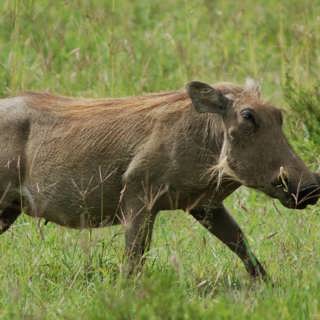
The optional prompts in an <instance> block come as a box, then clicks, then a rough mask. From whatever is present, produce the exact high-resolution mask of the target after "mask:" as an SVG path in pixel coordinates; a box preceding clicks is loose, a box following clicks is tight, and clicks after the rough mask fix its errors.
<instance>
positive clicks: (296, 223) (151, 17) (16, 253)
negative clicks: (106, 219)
mask: <svg viewBox="0 0 320 320" xmlns="http://www.w3.org/2000/svg"><path fill="white" fill-rule="evenodd" d="M319 30H320V1H317V0H314V1H312V0H284V1H278V0H277V1H276V0H267V1H262V0H261V1H253V0H242V1H223V0H217V1H212V0H194V1H186V0H177V1H173V0H162V1H158V0H157V1H149V0H140V1H138V0H130V1H129V0H113V1H112V0H105V1H102V0H92V1H86V0H75V1H71V0H70V1H68V0H65V1H60V0H59V1H49V0H24V1H22V0H21V1H19V0H2V1H1V2H0V96H7V95H14V94H16V93H19V92H21V91H24V90H50V91H53V92H58V93H61V94H67V95H77V96H92V97H105V96H127V95H134V94H141V93H142V92H151V91H160V90H167V89H178V88H181V87H183V86H184V85H185V83H186V82H188V81H189V80H191V79H200V80H204V81H209V82H212V83H214V82H216V81H220V80H224V81H226V80H227V81H234V82H243V81H244V79H245V78H246V77H247V76H251V77H254V78H256V79H258V80H260V81H261V82H262V87H263V92H264V95H265V96H266V97H267V98H269V99H270V100H271V101H273V103H274V104H276V105H279V106H281V107H282V108H284V109H286V112H285V121H286V122H285V127H286V131H287V134H288V135H289V137H290V140H291V142H292V144H293V145H294V147H295V149H296V150H298V151H299V154H300V155H301V157H302V158H303V159H304V160H305V161H306V162H307V163H308V165H309V166H310V167H312V168H313V169H314V170H319V167H320V158H319V156H318V155H319V151H320V148H319V145H318V144H319V141H320V126H319V123H320V122H319V121H320V91H319V88H320V76H319V74H320V32H319ZM226 205H227V207H228V208H229V209H230V210H231V211H232V212H233V213H234V216H235V217H236V219H237V220H238V222H239V224H240V225H241V226H242V227H243V229H244V231H245V232H246V234H247V236H248V239H249V242H250V244H251V246H252V248H253V250H254V252H255V253H256V254H257V256H258V257H259V258H260V259H261V260H262V262H263V263H264V265H265V266H266V268H267V270H268V271H269V274H270V276H271V277H272V279H273V282H274V285H273V286H271V285H270V284H265V283H259V282H258V283H253V282H251V281H250V279H249V277H248V276H247V274H246V272H245V270H244V267H243V266H242V263H241V262H240V261H239V260H238V258H236V257H235V256H234V255H233V254H232V253H231V252H230V251H229V250H228V249H226V248H225V247H224V246H223V245H221V244H220V243H219V242H218V241H217V240H216V239H214V238H212V237H211V236H210V235H209V234H208V233H207V231H205V230H204V229H202V227H201V226H200V225H198V224H197V223H196V222H195V221H194V220H192V219H191V218H190V217H189V216H187V215H186V214H185V213H183V212H163V213H161V214H160V217H159V219H158V220H157V223H156V228H155V232H154V240H153V243H152V248H151V251H150V253H149V254H148V262H147V264H146V266H145V269H144V273H143V275H142V276H141V277H140V278H139V279H132V280H130V281H128V280H124V279H122V278H121V276H120V275H119V265H120V264H121V261H122V254H123V233H122V229H121V228H120V227H114V228H107V229H101V230H95V231H92V232H89V231H81V232H79V231H74V230H69V229H64V228H61V227H57V226H55V225H53V224H49V225H47V226H44V225H43V222H42V221H41V222H40V223H39V222H38V221H36V220H33V219H31V218H28V217H25V216H23V217H21V218H19V219H18V221H17V222H16V224H15V225H14V226H13V227H12V229H11V230H10V231H9V232H7V233H6V234H4V235H2V236H1V239H0V240H1V241H0V254H1V260H0V319H320V259H319V258H320V257H319V253H320V251H319V248H320V217H319V213H320V209H319V207H318V208H317V207H314V208H309V209H307V210H304V211H299V212H295V211H293V210H287V209H284V208H283V207H282V206H281V205H280V203H279V202H277V201H273V200H271V199H269V198H267V197H266V196H264V195H261V194H258V193H256V192H254V191H251V190H248V189H246V188H241V189H240V190H239V191H238V192H236V193H235V194H234V195H232V196H231V197H230V198H229V199H228V200H227V201H226Z"/></svg>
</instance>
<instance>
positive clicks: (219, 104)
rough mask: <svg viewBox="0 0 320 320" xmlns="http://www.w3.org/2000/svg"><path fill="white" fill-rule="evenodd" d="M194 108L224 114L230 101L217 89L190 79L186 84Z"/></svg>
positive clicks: (201, 111)
mask: <svg viewBox="0 0 320 320" xmlns="http://www.w3.org/2000/svg"><path fill="white" fill-rule="evenodd" d="M186 89H187V92H188V95H189V97H190V98H191V100H192V104H193V105H194V107H195V109H196V110H197V111H198V112H200V113H203V112H211V113H218V114H221V115H225V114H226V113H227V110H228V108H229V107H230V105H231V103H230V100H229V99H228V98H227V97H225V96H224V95H223V94H222V93H221V92H220V91H219V90H216V89H215V88H213V87H211V86H209V85H208V84H206V83H203V82H199V81H191V82H189V83H188V84H187V86H186Z"/></svg>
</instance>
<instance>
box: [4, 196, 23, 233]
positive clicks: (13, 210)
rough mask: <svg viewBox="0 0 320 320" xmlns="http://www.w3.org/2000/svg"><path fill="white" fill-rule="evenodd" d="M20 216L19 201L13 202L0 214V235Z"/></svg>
mask: <svg viewBox="0 0 320 320" xmlns="http://www.w3.org/2000/svg"><path fill="white" fill-rule="evenodd" d="M20 214H21V206H20V201H14V202H12V203H11V205H10V206H8V207H6V208H5V209H4V210H3V211H2V212H1V213H0V234H2V233H4V232H6V231H7V230H8V229H9V228H10V226H11V225H12V224H13V223H14V222H15V221H16V219H17V218H18V217H19V215H20Z"/></svg>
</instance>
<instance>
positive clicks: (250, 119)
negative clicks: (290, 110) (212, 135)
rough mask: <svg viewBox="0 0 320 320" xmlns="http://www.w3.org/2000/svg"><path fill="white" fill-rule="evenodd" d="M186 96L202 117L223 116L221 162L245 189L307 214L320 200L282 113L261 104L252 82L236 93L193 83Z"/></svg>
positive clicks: (315, 180) (315, 178) (319, 190)
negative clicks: (286, 131) (285, 130)
mask: <svg viewBox="0 0 320 320" xmlns="http://www.w3.org/2000/svg"><path fill="white" fill-rule="evenodd" d="M187 92H188V94H189V96H190V98H191V100H192V104H193V105H194V107H195V109H196V110H197V111H198V112H201V113H203V112H208V113H217V114H220V115H221V117H222V119H223V123H224V128H225V134H224V142H223V147H222V151H221V157H220V161H224V163H225V164H224V165H225V166H227V168H228V170H227V171H228V173H229V174H231V175H232V176H233V177H234V179H235V180H237V181H239V182H240V183H241V184H243V185H245V186H248V187H251V188H254V189H258V190H261V191H263V192H264V193H266V194H268V195H269V196H271V197H273V198H277V199H279V200H280V201H281V203H282V204H283V205H284V206H286V207H288V208H296V209H304V208H305V207H306V206H307V205H309V204H310V205H312V204H315V203H316V202H317V200H318V198H319V196H320V185H319V183H320V179H319V176H316V175H315V174H313V173H312V172H311V171H310V170H308V168H307V167H306V165H305V164H304V163H303V161H302V160H301V159H300V158H299V157H298V156H297V155H296V154H295V153H294V151H293V150H292V148H291V147H290V145H289V143H288V141H287V139H286V137H285V136H284V133H283V131H282V113H281V111H280V110H279V109H277V108H275V107H273V106H271V105H270V104H268V103H265V102H263V101H262V100H261V99H260V92H259V88H258V86H257V85H256V84H254V83H253V82H251V83H248V84H247V85H246V87H244V88H242V90H241V89H240V87H237V90H235V91H234V92H231V93H230V92H229V93H228V92H227V91H225V90H224V89H223V87H221V88H220V87H219V86H217V87H212V86H210V85H208V84H205V83H202V82H197V81H193V82H191V83H189V84H188V85H187Z"/></svg>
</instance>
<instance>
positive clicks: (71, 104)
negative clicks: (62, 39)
mask: <svg viewBox="0 0 320 320" xmlns="http://www.w3.org/2000/svg"><path fill="white" fill-rule="evenodd" d="M214 87H215V88H217V89H219V90H221V92H222V93H223V94H226V95H228V94H231V95H233V96H239V94H241V92H243V91H244V88H243V87H240V86H237V85H234V84H230V83H220V84H216V85H214ZM23 96H24V97H25V98H26V101H27V104H28V105H29V106H30V107H32V108H35V109H38V110H43V111H49V112H53V113H56V114H60V115H62V116H63V115H64V116H70V117H76V118H77V117H81V116H87V115H88V114H90V116H94V115H101V113H104V112H112V113H119V111H120V110H121V113H122V112H126V113H127V112H128V113H132V112H141V111H145V112H147V113H148V111H151V110H153V109H155V108H157V107H161V106H170V111H171V112H174V111H183V110H184V109H185V108H187V107H189V106H190V105H191V101H190V99H189V97H188V95H187V93H186V91H185V90H178V91H168V92H160V93H151V94H147V95H143V96H134V97H125V98H106V99H87V98H73V97H65V96H59V95H54V94H51V93H47V92H44V93H42V92H25V93H24V94H23Z"/></svg>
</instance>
